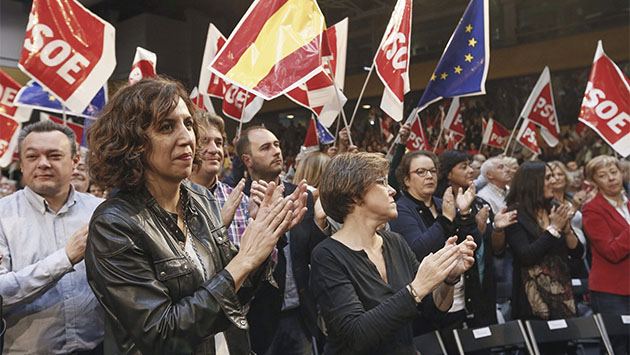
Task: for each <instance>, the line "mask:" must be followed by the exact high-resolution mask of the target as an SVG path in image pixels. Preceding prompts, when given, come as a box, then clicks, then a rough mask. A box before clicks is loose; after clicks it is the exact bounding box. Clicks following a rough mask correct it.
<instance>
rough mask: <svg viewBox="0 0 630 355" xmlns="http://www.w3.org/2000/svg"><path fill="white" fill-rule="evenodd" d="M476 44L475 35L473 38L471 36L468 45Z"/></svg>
mask: <svg viewBox="0 0 630 355" xmlns="http://www.w3.org/2000/svg"><path fill="white" fill-rule="evenodd" d="M475 44H477V41H476V40H475V37H473V38H471V39H469V40H468V45H469V46H470V47H474V46H475Z"/></svg>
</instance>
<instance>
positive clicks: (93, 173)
mask: <svg viewBox="0 0 630 355" xmlns="http://www.w3.org/2000/svg"><path fill="white" fill-rule="evenodd" d="M180 98H181V99H182V100H184V103H185V104H186V107H187V108H188V111H189V112H190V114H191V115H192V117H193V132H194V133H195V146H196V145H197V143H198V140H199V134H198V132H199V127H198V124H197V121H196V120H195V119H194V116H195V111H196V109H195V106H194V104H193V103H192V101H190V98H189V97H188V93H187V92H186V90H185V89H184V87H183V86H182V84H181V83H179V82H177V81H175V80H172V79H169V78H166V77H162V76H158V77H155V78H145V79H142V80H140V81H138V82H137V83H135V84H133V85H130V86H126V87H124V88H122V89H120V90H119V91H118V92H117V93H116V94H115V95H114V97H112V99H111V100H110V101H109V102H108V103H107V105H106V106H105V108H104V109H103V111H102V112H101V114H100V117H99V118H98V120H96V122H94V124H92V126H90V128H89V129H88V132H87V141H88V148H89V153H88V156H87V160H88V166H89V171H90V178H91V179H92V180H94V181H95V182H96V183H97V184H98V185H99V186H101V187H102V188H103V189H108V188H117V189H120V190H136V189H138V188H140V187H142V186H144V179H145V174H146V169H147V165H148V162H147V157H148V156H149V154H150V153H151V144H150V142H151V141H150V138H149V135H148V130H149V128H150V127H151V125H153V124H155V123H156V122H158V121H159V120H160V119H161V118H162V117H165V116H166V115H168V114H169V113H170V112H171V111H172V110H173V109H174V108H175V107H176V106H177V104H178V102H179V99H180ZM195 160H197V159H196V158H195Z"/></svg>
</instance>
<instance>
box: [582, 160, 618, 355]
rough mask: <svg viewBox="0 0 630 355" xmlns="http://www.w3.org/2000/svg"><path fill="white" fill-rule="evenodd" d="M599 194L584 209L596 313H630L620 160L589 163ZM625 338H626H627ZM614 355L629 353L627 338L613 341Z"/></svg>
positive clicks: (590, 280) (590, 283) (589, 284)
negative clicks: (591, 260) (590, 254)
mask: <svg viewBox="0 0 630 355" xmlns="http://www.w3.org/2000/svg"><path fill="white" fill-rule="evenodd" d="M586 177H587V179H588V180H589V181H591V183H592V184H593V185H594V186H595V187H596V188H597V190H598V192H597V195H596V196H595V197H594V198H593V199H592V200H591V201H589V202H588V203H586V204H585V205H584V208H583V209H582V213H583V222H584V231H585V232H586V234H587V236H588V239H589V241H590V243H591V252H592V254H593V262H592V268H591V273H590V275H589V282H588V287H589V289H590V291H591V304H592V306H593V311H595V312H598V313H608V314H626V315H627V314H630V272H629V270H630V212H628V210H630V204H629V203H628V198H627V197H626V195H625V194H624V189H623V187H622V177H621V169H620V166H619V161H618V160H617V159H616V158H614V157H611V156H608V155H600V156H598V157H595V158H593V159H591V161H589V162H588V163H587V164H586ZM624 338H625V339H624ZM611 341H612V342H613V347H614V350H615V353H617V354H627V353H628V350H629V349H628V337H622V338H614V339H611Z"/></svg>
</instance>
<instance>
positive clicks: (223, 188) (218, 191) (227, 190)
mask: <svg viewBox="0 0 630 355" xmlns="http://www.w3.org/2000/svg"><path fill="white" fill-rule="evenodd" d="M210 191H211V192H212V194H213V195H214V197H215V198H216V199H217V201H218V202H219V206H221V208H223V205H225V201H227V198H228V196H229V195H230V194H231V193H232V188H231V187H230V186H229V185H228V184H225V183H222V182H221V181H218V179H217V182H216V183H215V185H214V186H212V187H211V188H210ZM248 202H249V197H248V196H247V195H245V194H243V198H242V199H241V204H240V206H238V208H237V209H236V212H235V213H234V219H233V220H232V224H230V225H229V226H228V227H227V232H228V235H229V236H230V240H231V241H232V243H234V245H236V246H237V247H240V245H241V236H242V235H243V233H245V228H246V227H247V220H248V219H249V211H248V210H247V203H248Z"/></svg>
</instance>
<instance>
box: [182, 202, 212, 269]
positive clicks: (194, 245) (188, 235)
mask: <svg viewBox="0 0 630 355" xmlns="http://www.w3.org/2000/svg"><path fill="white" fill-rule="evenodd" d="M179 199H180V201H181V203H182V216H183V220H184V227H185V228H186V240H187V241H190V246H191V247H192V249H193V251H194V252H195V255H196V256H197V260H199V264H201V269H202V271H203V279H204V281H206V280H208V270H207V268H206V264H205V263H204V262H203V259H202V258H201V254H199V249H198V248H197V243H195V237H194V235H193V234H192V232H191V231H190V227H188V218H187V217H188V216H187V213H186V210H187V208H186V206H187V205H188V203H187V202H188V200H184V193H183V191H182V190H180V191H179ZM184 201H186V203H184ZM179 246H180V247H181V248H182V249H183V251H184V254H185V255H186V258H187V259H188V261H189V262H190V263H191V264H193V265H196V263H195V262H194V261H193V259H192V256H191V255H189V254H188V252H187V251H186V244H185V243H182V242H180V244H179Z"/></svg>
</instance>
